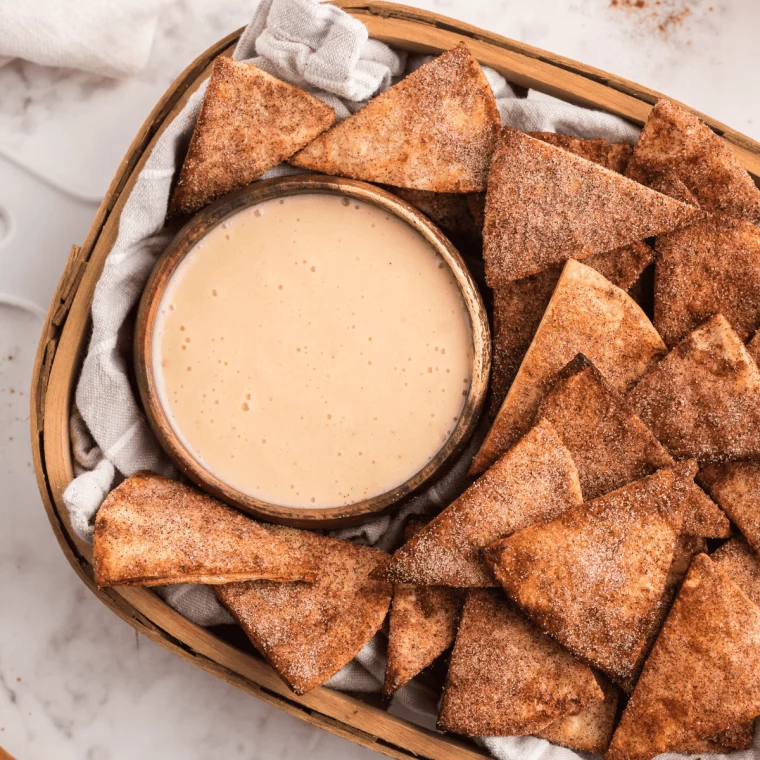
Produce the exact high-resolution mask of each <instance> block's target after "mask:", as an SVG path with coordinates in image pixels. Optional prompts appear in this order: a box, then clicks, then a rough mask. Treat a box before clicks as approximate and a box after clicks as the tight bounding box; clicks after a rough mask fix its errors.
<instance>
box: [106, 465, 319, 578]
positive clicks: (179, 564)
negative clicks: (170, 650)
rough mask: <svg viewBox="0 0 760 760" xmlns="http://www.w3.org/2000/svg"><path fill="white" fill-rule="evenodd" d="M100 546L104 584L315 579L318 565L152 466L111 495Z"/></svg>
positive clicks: (210, 498) (224, 507)
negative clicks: (158, 473)
mask: <svg viewBox="0 0 760 760" xmlns="http://www.w3.org/2000/svg"><path fill="white" fill-rule="evenodd" d="M93 544H94V545H93V567H94V570H95V582H96V583H97V584H98V586H99V587H100V588H104V587H107V586H159V585H163V584H167V583H207V584H216V583H230V582H231V581H240V580H249V579H267V580H271V581H294V580H313V579H314V577H315V572H316V569H317V568H316V565H315V563H314V562H313V561H311V559H310V558H308V557H305V558H304V557H299V556H297V555H295V554H294V553H293V552H291V551H290V548H289V547H288V546H287V545H286V544H285V543H284V542H283V541H282V540H281V539H279V538H278V537H277V536H276V535H273V534H272V533H271V532H270V530H269V527H268V526H264V525H262V524H261V523H258V522H256V521H255V520H251V519H250V518H248V517H246V516H245V515H243V514H241V513H240V512H238V511H237V510H235V509H232V508H231V507H228V506H226V505H225V504H222V503H221V502H218V501H217V500H216V499H213V498H212V497H211V496H207V495H206V494H203V493H200V492H199V491H196V490H195V489H193V488H190V487H189V486H186V485H183V484H182V483H178V482H177V481H176V480H169V478H164V477H162V476H161V475H154V474H153V473H151V472H138V473H136V474H135V475H132V476H131V477H129V478H127V479H126V480H125V481H124V482H123V483H122V484H121V485H119V486H118V487H117V488H115V489H114V490H113V491H111V493H110V494H108V497H107V498H106V500H105V501H104V502H103V505H102V506H101V507H100V510H99V511H98V514H97V517H96V518H95V534H94V537H93Z"/></svg>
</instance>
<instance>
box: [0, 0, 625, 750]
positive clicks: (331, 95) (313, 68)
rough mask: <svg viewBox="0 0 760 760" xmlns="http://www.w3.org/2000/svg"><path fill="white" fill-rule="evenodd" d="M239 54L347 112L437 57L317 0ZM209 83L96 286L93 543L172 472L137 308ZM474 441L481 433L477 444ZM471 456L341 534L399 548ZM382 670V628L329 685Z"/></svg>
mask: <svg viewBox="0 0 760 760" xmlns="http://www.w3.org/2000/svg"><path fill="white" fill-rule="evenodd" d="M6 1H7V0H0V3H2V2H6ZM234 55H235V58H237V59H239V60H249V61H252V62H253V63H255V64H256V65H258V66H260V67H261V68H263V69H266V70H267V71H269V72H270V73H272V74H274V75H276V76H278V77H281V78H282V79H285V80H287V81H290V82H293V83H297V84H299V85H301V86H303V87H306V88H307V89H309V90H310V91H311V92H313V93H314V94H316V95H317V96H318V97H320V98H321V99H322V100H324V101H325V102H326V103H328V104H329V105H331V106H332V107H333V108H335V109H336V113H337V115H338V118H339V119H341V118H345V117H346V116H348V115H349V114H350V113H353V112H355V111H356V110H358V109H359V108H360V107H361V106H362V105H363V104H364V102H366V100H367V99H368V98H370V97H372V96H373V95H375V94H377V93H378V92H381V91H383V90H385V89H387V88H388V87H389V86H390V85H391V84H392V83H393V82H394V81H397V79H398V78H399V77H400V76H401V75H403V74H405V73H407V72H408V71H410V70H412V69H414V68H417V67H418V66H420V65H421V64H422V63H423V62H425V61H426V60H429V57H428V58H425V57H421V56H412V57H410V58H409V59H408V60H407V56H406V54H405V53H403V52H400V51H394V50H393V49H392V48H390V47H389V46H387V45H385V44H383V43H380V42H377V41H374V40H370V39H369V38H368V34H367V30H366V28H365V27H364V25H363V24H361V23H359V22H358V21H356V20H355V19H353V18H351V17H350V16H348V15H347V14H345V13H344V12H343V11H341V10H339V9H337V8H335V7H332V6H324V5H319V4H318V3H317V2H316V0H261V1H260V3H259V5H258V6H257V8H256V11H255V12H254V17H253V20H252V21H251V23H250V24H249V26H248V27H247V29H246V31H245V32H244V34H243V36H242V37H241V39H240V42H239V43H238V46H237V48H236V50H235V54H234ZM486 75H487V77H488V80H489V82H490V83H491V87H492V88H493V90H494V94H495V95H496V98H497V104H498V106H499V111H500V113H501V116H502V120H503V121H504V122H505V123H508V124H512V125H514V126H517V127H519V128H521V129H525V130H547V131H558V130H559V131H562V132H566V133H570V134H574V135H577V136H580V137H606V138H608V139H610V140H617V141H622V142H634V141H635V140H636V139H637V136H638V129H636V128H635V127H633V126H632V125H630V124H629V123H627V122H626V121H624V120H622V119H620V118H618V117H615V116H611V115H609V114H605V113H601V112H597V111H590V110H587V109H583V108H579V107H577V106H572V105H569V104H565V103H561V102H559V101H556V100H552V99H547V98H545V97H528V98H517V97H516V95H515V92H514V91H513V89H512V88H511V86H510V85H509V83H508V82H507V81H506V80H505V79H504V77H502V76H501V75H500V74H498V73H497V72H495V71H492V70H489V69H486ZM204 91H205V87H201V88H200V89H199V90H198V92H196V93H195V94H194V95H193V96H192V97H191V98H190V99H189V100H188V103H187V105H186V106H185V108H184V109H183V110H182V112H181V113H180V114H179V115H178V116H177V117H176V118H175V119H174V121H173V122H172V123H171V124H170V125H169V126H168V128H167V129H166V131H165V132H164V133H163V135H162V136H161V138H160V139H159V140H158V142H157V144H156V145H155V147H154V148H153V151H152V153H151V155H150V157H149V158H148V161H147V162H146V165H145V167H144V169H143V170H142V172H141V174H140V176H139V178H138V180H137V182H136V184H135V186H134V189H133V190H132V193H131V195H130V197H129V199H128V200H127V202H126V204H125V206H124V209H123V211H122V213H121V218H120V222H119V233H118V236H117V239H116V241H115V242H114V245H113V248H112V249H111V252H110V254H109V255H108V258H107V259H106V262H105V266H104V269H103V273H102V275H101V278H100V280H99V282H98V285H97V288H96V291H95V297H94V300H93V306H92V337H91V341H90V345H89V348H88V350H87V354H86V356H85V359H84V363H83V367H82V373H81V376H80V378H79V383H78V385H77V390H76V410H75V411H74V414H73V416H72V420H71V436H72V441H73V448H74V456H75V459H76V462H77V466H76V475H77V477H76V478H75V479H74V480H73V481H72V483H71V484H70V485H69V486H68V488H67V489H66V491H65V493H64V501H65V503H66V506H67V507H68V509H69V512H70V514H71V522H72V525H73V527H74V529H75V530H76V532H77V534H78V535H79V536H80V537H81V538H83V539H85V540H92V538H91V536H92V525H93V521H94V518H95V514H96V513H97V510H98V508H99V507H100V505H101V503H102V501H103V499H104V498H105V496H106V495H107V493H108V492H109V491H110V490H111V488H112V487H113V486H114V484H115V483H116V482H117V481H118V480H120V479H121V478H122V477H123V476H128V475H130V474H132V473H134V472H136V471H137V470H140V469H150V470H153V471H155V472H161V473H168V474H171V473H172V472H173V468H172V466H171V464H170V463H169V462H168V460H167V459H166V457H165V455H164V454H163V452H162V451H161V449H160V447H159V446H158V443H157V442H156V440H155V438H154V437H153V434H152V433H151V431H150V428H149V427H148V425H147V422H146V420H145V418H144V416H143V414H142V412H141V411H140V408H139V405H138V403H137V400H136V399H135V397H134V394H133V389H132V386H131V385H130V381H129V378H128V374H127V367H128V363H129V361H131V330H132V325H131V324H130V322H129V315H130V314H131V313H134V312H133V308H134V305H135V304H136V302H137V300H138V298H139V297H140V294H141V292H142V289H143V287H144V285H145V282H146V280H147V278H148V275H149V273H150V271H151V269H152V268H153V266H154V264H155V262H156V260H157V258H158V256H159V255H160V253H161V252H162V251H163V249H164V248H165V247H166V245H167V243H168V242H169V240H170V239H171V237H172V231H171V230H165V229H164V226H163V225H164V217H165V214H166V207H167V203H168V197H169V190H170V187H171V181H172V177H173V176H174V174H175V172H176V170H177V168H178V166H177V156H181V155H183V152H184V151H183V148H184V147H185V146H186V145H187V142H188V140H189V137H190V134H191V132H192V128H193V125H194V123H195V119H196V117H197V114H198V109H199V107H200V103H201V100H202V98H203V93H204ZM293 171H295V170H293V169H292V168H291V167H287V166H283V167H277V168H276V169H274V170H273V171H272V172H270V173H268V174H267V175H266V176H275V175H278V174H282V173H291V172H293ZM476 445H477V440H474V441H473V443H472V445H471V448H472V447H473V446H476ZM471 456H472V451H469V452H467V453H466V454H465V456H464V457H463V458H462V460H461V461H460V462H459V463H458V465H457V466H455V468H454V469H453V470H452V472H451V473H449V474H448V475H447V476H446V478H444V479H443V480H442V481H440V482H439V483H438V484H436V485H435V486H434V487H433V488H431V489H429V490H428V491H427V492H425V493H424V494H422V495H421V496H419V497H417V498H416V499H414V500H412V501H411V502H410V503H408V504H407V505H405V506H404V507H403V509H402V510H401V511H400V512H398V513H397V514H396V515H395V516H393V517H389V516H386V517H381V518H379V519H377V520H375V521H373V522H371V523H369V524H367V525H364V526H359V527H358V528H350V529H347V530H344V531H340V532H339V535H341V536H342V537H344V538H347V539H350V540H354V541H357V542H361V543H367V544H372V545H375V546H377V547H378V548H382V549H384V550H386V551H387V550H392V549H394V548H395V547H396V546H397V545H398V544H399V542H400V536H401V531H402V529H403V525H404V522H405V521H406V518H407V517H408V515H409V514H412V513H415V514H434V513H436V512H437V511H440V509H441V508H442V507H444V506H446V505H447V504H448V503H450V502H451V501H452V500H453V498H455V497H456V496H457V495H458V494H459V493H460V492H461V490H462V488H463V487H464V486H465V485H466V482H467V481H466V468H467V464H468V462H469V459H470V457H471ZM158 593H159V594H161V596H162V597H163V598H164V599H165V600H166V601H167V602H168V603H169V604H170V605H171V606H172V607H174V608H175V609H176V610H178V611H179V612H180V613H182V614H183V615H185V616H186V617H188V618H189V619H190V620H192V621H194V622H196V623H198V624H199V625H214V624H218V623H225V622H231V618H230V616H229V615H228V614H227V612H226V611H225V610H223V609H222V608H221V606H220V605H219V604H218V602H217V601H216V598H215V596H214V595H213V593H212V592H211V591H210V590H209V589H208V588H207V587H204V586H191V585H177V586H167V587H165V588H163V589H159V590H158ZM384 668H385V656H384V643H383V637H382V635H378V636H376V637H375V638H374V639H373V640H372V641H371V642H370V643H369V644H368V645H367V646H366V647H365V648H364V649H363V650H362V652H360V653H359V655H358V656H357V657H356V659H355V660H354V661H353V662H351V663H349V665H348V666H346V668H344V669H343V670H342V671H341V672H340V673H339V674H337V675H336V676H335V677H334V678H333V679H331V681H330V682H329V683H328V685H329V686H331V687H333V688H338V689H343V690H349V691H353V690H356V691H368V690H371V691H377V690H379V689H380V685H381V683H382V678H383V671H384ZM396 701H397V702H399V703H401V704H402V705H403V706H404V707H406V708H408V709H412V710H416V711H417V713H418V714H421V715H424V716H427V717H428V723H429V717H430V716H431V715H434V714H435V708H436V701H437V696H436V695H433V694H430V693H429V692H427V691H425V689H423V688H422V687H420V686H419V685H418V684H416V683H410V684H408V685H407V686H406V687H404V688H403V689H401V690H400V692H399V694H398V697H397V700H396ZM396 701H394V704H395V703H396ZM483 744H484V746H486V747H488V749H489V750H490V751H491V752H492V753H493V754H496V755H497V756H498V757H499V758H503V759H508V760H528V758H530V760H539V758H540V760H569V759H570V758H571V757H578V756H577V755H575V753H572V752H570V751H569V750H565V749H561V748H558V747H551V746H550V745H549V744H548V743H547V742H545V741H544V740H541V739H534V738H514V737H509V738H496V739H494V738H488V739H484V740H483Z"/></svg>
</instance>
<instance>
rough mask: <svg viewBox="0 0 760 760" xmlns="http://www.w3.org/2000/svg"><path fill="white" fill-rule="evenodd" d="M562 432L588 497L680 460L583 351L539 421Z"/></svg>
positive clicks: (539, 413) (548, 397)
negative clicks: (673, 455) (663, 444)
mask: <svg viewBox="0 0 760 760" xmlns="http://www.w3.org/2000/svg"><path fill="white" fill-rule="evenodd" d="M542 419H543V420H547V421H548V422H550V423H551V424H552V427H554V429H555V430H556V431H557V435H558V436H559V437H560V439H561V440H562V442H563V443H564V445H565V446H566V447H567V449H568V451H569V452H570V456H572V458H573V461H574V462H575V466H576V467H577V468H578V478H579V479H580V481H581V490H582V491H583V498H584V500H585V501H591V500H593V499H596V498H598V497H599V496H603V495H604V494H606V493H609V492H610V491H614V490H616V489H618V488H621V487H622V486H624V485H626V484H627V483H632V482H633V481H634V480H639V479H641V478H643V477H646V476H647V475H651V474H652V473H654V472H656V471H657V470H659V469H661V468H663V467H669V466H672V465H673V464H674V460H673V457H671V456H670V454H668V452H667V451H665V449H663V448H662V446H661V445H660V442H659V441H658V440H657V439H656V438H655V437H654V436H653V435H652V432H651V431H650V430H649V428H648V427H647V426H646V425H645V424H644V423H643V422H642V421H641V420H640V419H639V418H638V417H637V416H636V414H635V413H634V412H633V411H632V410H631V409H630V408H629V407H628V405H627V404H626V403H625V401H624V400H623V398H622V396H621V395H620V394H619V393H618V392H617V391H616V390H615V389H614V388H613V387H612V386H611V385H610V384H609V383H608V382H607V381H606V380H605V378H604V376H603V375H602V373H601V372H599V370H598V369H597V368H596V367H595V366H594V365H593V364H592V363H591V362H590V361H589V360H588V359H587V358H586V357H585V356H583V354H579V355H578V356H576V357H575V359H573V360H572V361H571V362H570V363H569V364H567V366H565V367H564V369H562V370H561V371H560V373H559V375H558V378H557V382H556V383H555V384H554V386H553V387H552V388H551V390H550V391H549V392H548V393H547V394H546V396H545V397H544V399H543V400H542V401H541V404H540V406H539V407H538V411H537V413H536V420H542Z"/></svg>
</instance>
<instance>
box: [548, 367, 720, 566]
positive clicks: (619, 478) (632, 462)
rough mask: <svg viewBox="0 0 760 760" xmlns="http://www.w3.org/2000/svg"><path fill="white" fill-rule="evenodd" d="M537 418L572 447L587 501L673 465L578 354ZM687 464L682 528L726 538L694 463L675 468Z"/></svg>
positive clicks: (714, 507) (640, 422)
mask: <svg viewBox="0 0 760 760" xmlns="http://www.w3.org/2000/svg"><path fill="white" fill-rule="evenodd" d="M536 419H537V420H541V419H544V420H548V421H549V422H550V423H551V424H552V427H554V429H555V431H556V432H557V435H558V436H559V437H560V439H561V440H562V442H563V443H564V444H565V446H566V447H567V450H568V451H569V452H570V456H572V458H573V461H574V462H575V466H576V467H577V468H578V478H579V479H580V482H581V490H582V491H583V498H584V500H585V501H591V500H592V499H596V498H598V497H599V496H603V495H604V494H606V493H609V492H610V491H614V490H616V489H618V488H621V487H622V486H624V485H626V484H627V483H632V482H633V481H634V480H639V479H640V478H643V477H646V476H647V475H651V474H652V473H653V472H655V471H657V470H659V469H661V468H662V467H670V466H674V465H675V462H674V460H673V458H672V457H671V456H670V454H668V452H667V451H665V449H664V448H663V447H662V446H661V445H660V442H659V441H658V440H657V439H656V438H655V437H654V436H653V435H652V432H651V431H650V430H649V428H648V427H647V426H646V425H645V424H644V423H643V422H642V421H641V420H640V419H639V418H638V417H637V416H636V415H635V414H634V412H633V411H632V410H631V409H630V407H629V406H628V405H627V404H626V402H625V401H624V400H623V398H622V397H621V396H620V394H619V393H618V392H617V391H616V390H615V389H614V388H613V387H612V386H611V385H610V384H609V383H608V382H607V381H606V380H605V379H604V377H603V376H602V373H601V372H599V370H598V369H597V368H596V367H594V365H593V364H592V363H591V362H590V361H589V360H588V359H587V358H586V357H585V356H583V355H582V354H579V355H578V356H576V357H575V359H573V361H571V362H570V363H569V364H568V365H567V366H566V367H565V368H564V369H563V370H562V371H561V372H560V374H559V379H558V380H557V382H556V384H555V385H554V387H553V388H552V389H551V390H550V391H549V393H548V394H547V395H546V397H545V398H544V400H543V401H542V402H541V405H540V406H539V408H538V412H537V414H536ZM685 467H686V468H687V469H686V470H684V472H683V473H682V474H683V483H682V489H683V495H684V508H683V524H682V526H681V530H682V532H684V533H687V534H693V535H698V536H706V537H710V538H727V537H728V536H729V535H730V525H729V522H728V518H727V517H726V516H725V515H724V514H723V512H722V511H721V510H720V509H719V508H718V506H717V505H716V504H715V503H713V502H712V501H711V500H710V499H709V498H708V496H707V495H706V494H705V493H704V492H703V491H702V490H701V489H700V488H699V487H698V486H696V485H695V484H694V483H693V479H694V475H695V474H696V471H697V468H696V465H692V466H687V465H686V463H682V464H681V465H679V470H680V469H684V468H685ZM684 572H685V569H684Z"/></svg>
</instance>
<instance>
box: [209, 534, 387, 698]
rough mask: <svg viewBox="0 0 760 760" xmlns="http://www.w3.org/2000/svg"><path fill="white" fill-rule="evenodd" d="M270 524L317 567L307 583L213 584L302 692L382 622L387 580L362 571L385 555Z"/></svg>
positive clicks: (258, 645) (331, 672)
mask: <svg viewBox="0 0 760 760" xmlns="http://www.w3.org/2000/svg"><path fill="white" fill-rule="evenodd" d="M271 529H272V531H273V532H274V533H275V534H276V535H277V536H278V537H280V538H281V539H282V540H283V541H284V542H285V543H286V544H287V545H288V546H289V547H290V548H291V551H292V552H293V553H295V554H299V555H303V556H305V557H308V558H309V559H310V560H311V561H312V562H313V563H314V564H315V565H316V566H317V568H318V575H317V578H316V580H315V581H314V583H270V582H268V581H250V582H247V583H230V584H227V585H225V586H215V587H214V590H215V592H216V595H217V597H218V598H219V601H220V602H221V603H222V604H223V605H224V606H225V607H226V608H227V609H228V610H229V611H230V612H231V613H232V616H233V617H234V618H235V619H236V620H237V622H238V623H239V624H240V626H241V628H242V629H243V631H245V634H246V635H247V636H248V638H249V639H250V640H251V643H252V644H253V645H254V646H255V647H256V649H258V651H259V652H260V653H261V654H262V656H263V657H264V659H266V661H267V662H268V663H269V664H270V665H271V666H272V667H273V668H274V669H275V670H276V671H277V673H278V675H279V676H280V678H282V680H283V681H284V682H285V683H286V684H287V685H288V686H289V687H290V688H291V689H292V690H293V691H294V692H295V693H296V694H305V693H306V692H307V691H309V690H310V689H313V688H314V687H316V686H319V685H320V684H322V683H324V682H325V681H327V680H328V679H329V678H330V677H331V676H333V675H335V673H337V672H338V671H339V670H340V669H341V668H342V667H343V666H344V665H346V663H348V662H349V661H350V660H352V659H353V658H354V656H355V655H356V654H357V652H359V650H360V649H361V648H362V647H363V646H364V645H365V644H366V643H367V642H368V641H369V640H370V639H371V638H372V637H373V636H374V635H375V633H377V631H378V630H379V629H380V626H381V625H382V624H383V620H385V615H386V613H387V612H388V606H389V604H390V601H391V586H390V584H389V583H388V582H387V581H384V580H375V579H373V578H370V577H369V576H370V573H371V572H372V571H373V570H375V569H376V568H377V567H378V566H379V565H381V564H382V563H384V562H386V561H387V559H388V555H387V554H385V552H381V551H379V550H377V549H373V548H372V547H369V546H360V545H358V544H353V543H351V542H350V541H343V540H341V539H338V538H329V537H327V536H322V535H319V534H316V533H310V532H308V531H305V530H295V529H294V528H283V527H281V526H271Z"/></svg>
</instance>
